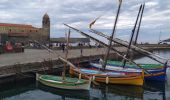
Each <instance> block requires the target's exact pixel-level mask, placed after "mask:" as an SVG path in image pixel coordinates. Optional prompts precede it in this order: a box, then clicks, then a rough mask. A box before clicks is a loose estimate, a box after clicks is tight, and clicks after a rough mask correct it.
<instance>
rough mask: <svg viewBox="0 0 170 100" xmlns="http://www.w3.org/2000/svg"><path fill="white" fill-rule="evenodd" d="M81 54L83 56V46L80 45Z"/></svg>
mask: <svg viewBox="0 0 170 100" xmlns="http://www.w3.org/2000/svg"><path fill="white" fill-rule="evenodd" d="M80 54H81V56H83V44H80Z"/></svg>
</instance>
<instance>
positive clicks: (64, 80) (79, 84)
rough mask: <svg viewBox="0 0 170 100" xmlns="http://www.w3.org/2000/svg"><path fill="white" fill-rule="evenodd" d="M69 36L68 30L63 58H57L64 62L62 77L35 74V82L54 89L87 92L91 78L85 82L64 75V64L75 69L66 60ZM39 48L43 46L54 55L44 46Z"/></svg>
mask: <svg viewBox="0 0 170 100" xmlns="http://www.w3.org/2000/svg"><path fill="white" fill-rule="evenodd" d="M69 36H70V30H69V32H68V37H67V48H66V54H65V58H62V57H61V56H59V60H61V61H63V62H64V67H63V71H62V76H54V75H42V74H38V73H37V74H36V80H37V81H39V82H40V83H42V84H44V85H46V86H50V87H54V88H60V89H69V90H70V89H71V90H89V89H90V85H91V78H89V79H88V80H86V79H81V78H71V77H66V75H65V73H66V72H65V71H66V64H68V65H70V66H73V67H74V68H76V67H75V66H74V65H73V64H72V63H71V62H69V61H68V60H67V55H68V46H69ZM41 46H43V47H44V48H45V49H47V50H48V51H50V52H53V53H55V52H54V51H53V50H51V49H49V48H48V47H46V46H45V45H41Z"/></svg>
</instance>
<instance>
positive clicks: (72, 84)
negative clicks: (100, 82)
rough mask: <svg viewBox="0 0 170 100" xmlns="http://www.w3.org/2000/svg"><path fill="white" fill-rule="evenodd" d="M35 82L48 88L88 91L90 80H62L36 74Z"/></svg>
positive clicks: (52, 76) (57, 77) (59, 77)
mask: <svg viewBox="0 0 170 100" xmlns="http://www.w3.org/2000/svg"><path fill="white" fill-rule="evenodd" d="M36 80H37V81H39V82H40V83H42V84H44V85H47V86H50V87H54V88H60V89H70V90H89V89H90V84H91V80H85V79H78V78H70V77H66V79H65V80H63V79H62V77H61V76H54V75H42V74H36Z"/></svg>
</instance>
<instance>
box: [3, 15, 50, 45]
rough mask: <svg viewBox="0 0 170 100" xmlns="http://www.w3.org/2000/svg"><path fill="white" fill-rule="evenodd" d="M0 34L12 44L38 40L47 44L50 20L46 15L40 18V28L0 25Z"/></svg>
mask: <svg viewBox="0 0 170 100" xmlns="http://www.w3.org/2000/svg"><path fill="white" fill-rule="evenodd" d="M0 34H7V35H8V37H9V40H10V41H12V42H24V43H27V42H28V41H29V40H38V41H40V42H43V43H45V42H48V41H49V38H50V18H49V16H48V14H47V13H46V14H45V15H44V16H43V18H42V28H37V27H34V26H32V25H26V24H12V23H0Z"/></svg>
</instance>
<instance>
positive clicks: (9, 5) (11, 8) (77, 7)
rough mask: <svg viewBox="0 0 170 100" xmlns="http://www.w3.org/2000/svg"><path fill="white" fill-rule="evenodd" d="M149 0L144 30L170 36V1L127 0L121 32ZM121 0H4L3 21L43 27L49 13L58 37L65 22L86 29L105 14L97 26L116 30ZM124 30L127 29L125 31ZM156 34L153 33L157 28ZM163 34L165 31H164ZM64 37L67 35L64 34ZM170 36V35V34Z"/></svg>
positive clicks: (2, 5) (63, 28) (119, 27)
mask: <svg viewBox="0 0 170 100" xmlns="http://www.w3.org/2000/svg"><path fill="white" fill-rule="evenodd" d="M144 2H146V6H145V10H144V15H143V20H142V25H141V32H144V31H142V30H147V31H149V32H145V33H149V34H156V32H157V33H158V32H159V31H160V29H162V30H164V33H165V34H166V36H167V33H168V31H169V27H168V26H170V23H168V22H169V20H170V17H169V16H170V10H169V8H170V1H169V0H164V1H161V0H123V3H122V7H121V12H120V17H119V21H118V25H117V31H116V32H117V34H120V35H127V34H123V31H125V30H128V31H126V32H129V33H131V32H130V31H129V30H131V29H132V28H133V26H134V23H135V19H136V16H137V13H138V9H139V6H140V4H141V3H144ZM117 7H118V0H114V1H113V0H100V1H99V0H64V1H61V0H22V1H20V0H1V1H0V9H1V11H0V15H1V16H0V22H3V23H5V22H6V23H20V24H32V25H33V26H35V27H41V26H42V17H43V15H44V14H45V13H46V12H47V13H48V14H49V16H50V18H51V26H52V27H51V33H52V36H55V37H57V36H58V34H56V33H57V32H58V33H59V34H60V35H59V36H61V35H62V31H63V34H64V31H65V29H66V27H64V26H63V23H67V24H70V25H73V26H75V27H77V28H79V29H82V30H86V29H87V27H88V25H89V23H90V22H91V21H92V20H94V19H95V18H96V17H98V16H100V15H103V16H102V17H101V18H100V19H99V20H98V21H97V22H96V24H95V25H94V28H96V29H98V30H108V32H110V30H112V27H113V23H114V20H115V15H116V12H117ZM122 30H123V31H122ZM153 30H154V32H155V33H150V32H151V31H153ZM162 34H163V33H162ZM63 36H64V35H63ZM169 37H170V36H169Z"/></svg>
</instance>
